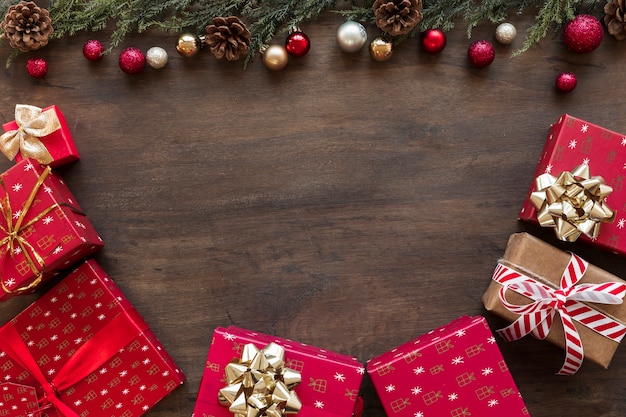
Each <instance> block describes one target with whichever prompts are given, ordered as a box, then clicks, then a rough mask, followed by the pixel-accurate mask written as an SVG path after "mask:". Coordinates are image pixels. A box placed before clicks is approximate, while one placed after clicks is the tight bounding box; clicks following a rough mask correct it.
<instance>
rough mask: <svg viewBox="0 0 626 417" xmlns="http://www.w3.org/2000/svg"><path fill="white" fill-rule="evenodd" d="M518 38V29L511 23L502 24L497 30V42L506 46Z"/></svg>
mask: <svg viewBox="0 0 626 417" xmlns="http://www.w3.org/2000/svg"><path fill="white" fill-rule="evenodd" d="M516 37H517V29H515V26H513V25H512V24H511V23H501V24H499V25H498V27H497V28H496V40H497V41H498V42H500V43H502V44H504V45H508V44H510V43H513V41H514V40H515V38H516Z"/></svg>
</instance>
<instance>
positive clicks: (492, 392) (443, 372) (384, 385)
mask: <svg viewBox="0 0 626 417" xmlns="http://www.w3.org/2000/svg"><path fill="white" fill-rule="evenodd" d="M367 373H368V374H369V375H370V378H371V379H372V382H373V383H374V387H375V388H376V391H377V392H378V395H379V397H380V399H381V401H382V403H383V406H384V408H385V411H386V412H387V415H388V416H394V417H431V416H450V417H462V416H470V415H471V416H480V417H501V416H504V415H506V416H507V417H518V416H528V415H529V413H528V409H527V408H526V406H525V405H524V401H523V400H522V397H521V395H520V393H519V391H518V389H517V386H516V385H515V381H513V377H512V376H511V373H510V372H509V368H508V367H507V364H506V362H505V361H504V359H503V358H502V354H501V353H500V349H499V348H498V345H497V344H496V340H495V338H494V336H493V334H492V333H491V330H490V329H489V326H488V324H487V322H486V320H485V319H484V318H483V317H480V316H478V317H468V316H464V317H461V318H459V319H457V320H455V321H453V322H451V323H449V324H447V325H445V326H442V327H440V328H438V329H435V330H433V331H431V332H429V333H427V334H425V335H422V336H420V337H418V338H417V339H414V340H412V341H410V342H407V343H405V344H403V345H401V346H399V347H397V348H395V349H393V350H391V351H389V352H386V353H383V354H382V355H380V356H378V357H376V358H373V359H371V360H370V361H369V362H368V363H367Z"/></svg>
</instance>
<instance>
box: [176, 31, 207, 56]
mask: <svg viewBox="0 0 626 417" xmlns="http://www.w3.org/2000/svg"><path fill="white" fill-rule="evenodd" d="M200 47H201V45H200V38H199V37H198V36H196V35H194V34H193V33H183V34H182V35H180V36H179V37H178V42H177V43H176V50H177V51H178V53H179V54H181V55H182V56H184V57H187V58H190V57H192V56H194V55H196V54H197V53H198V51H200Z"/></svg>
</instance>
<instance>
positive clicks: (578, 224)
mask: <svg viewBox="0 0 626 417" xmlns="http://www.w3.org/2000/svg"><path fill="white" fill-rule="evenodd" d="M535 185H536V190H537V191H535V192H533V193H532V194H531V196H530V202H531V203H532V205H533V206H534V207H535V208H536V209H537V220H538V221H539V224H540V225H541V226H543V227H554V228H555V233H556V236H557V237H558V238H559V239H561V240H563V241H566V242H574V241H576V239H578V237H579V236H580V235H581V234H583V233H584V234H585V235H587V236H589V237H590V238H592V239H593V238H596V237H598V234H599V233H600V224H601V223H611V222H612V221H613V220H615V211H613V210H611V209H610V208H609V207H608V206H607V204H606V202H605V200H606V197H607V196H608V195H609V194H610V193H611V192H613V188H611V187H610V186H609V185H607V184H606V183H605V181H604V178H602V177H601V176H593V177H592V176H591V175H590V170H589V165H587V164H582V165H579V166H577V167H575V168H574V169H573V170H572V171H563V172H562V173H561V174H560V175H559V176H558V177H554V176H552V175H550V174H547V173H546V174H542V175H539V176H538V177H537V178H536V179H535Z"/></svg>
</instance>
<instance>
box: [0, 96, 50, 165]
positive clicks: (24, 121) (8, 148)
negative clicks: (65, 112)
mask: <svg viewBox="0 0 626 417" xmlns="http://www.w3.org/2000/svg"><path fill="white" fill-rule="evenodd" d="M15 122H16V123H17V126H18V128H17V129H16V130H9V131H8V132H5V133H4V134H3V135H2V136H0V151H2V153H4V154H5V155H6V157H7V158H9V160H10V161H12V160H13V159H14V158H15V155H17V153H18V152H21V153H22V157H24V158H34V159H36V160H37V161H39V163H41V164H44V165H47V164H49V163H50V162H52V161H53V160H54V158H52V155H50V152H49V151H48V149H47V148H46V147H45V145H44V144H43V143H42V142H41V140H39V138H41V137H44V136H47V135H49V134H51V133H52V132H54V131H55V130H58V129H60V128H61V122H59V118H58V117H57V115H56V113H55V112H54V111H53V110H52V109H48V110H46V111H43V110H42V109H40V108H39V107H35V106H30V105H28V104H18V105H16V106H15Z"/></svg>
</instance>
